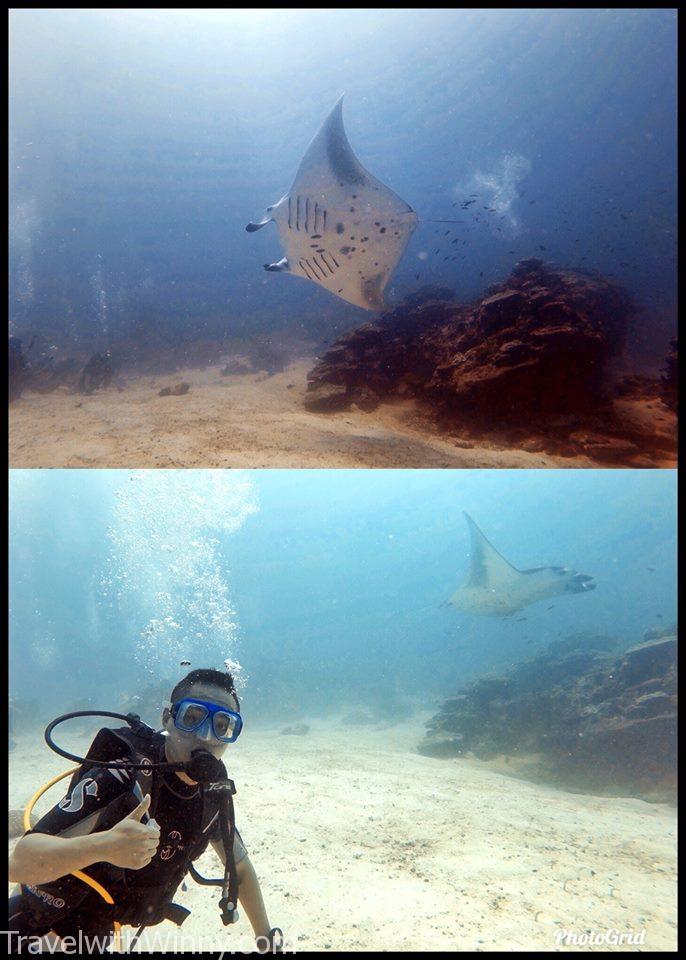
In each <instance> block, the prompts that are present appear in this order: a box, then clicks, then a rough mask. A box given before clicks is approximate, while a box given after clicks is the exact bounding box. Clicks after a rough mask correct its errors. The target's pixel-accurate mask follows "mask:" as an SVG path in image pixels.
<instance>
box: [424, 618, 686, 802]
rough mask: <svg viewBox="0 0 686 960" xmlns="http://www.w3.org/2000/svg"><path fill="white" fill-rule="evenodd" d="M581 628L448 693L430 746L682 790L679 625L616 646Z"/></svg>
mask: <svg viewBox="0 0 686 960" xmlns="http://www.w3.org/2000/svg"><path fill="white" fill-rule="evenodd" d="M613 646H616V641H613V640H612V639H611V638H606V637H592V636H579V635H577V636H574V637H569V638H568V639H567V640H566V641H558V642H556V643H555V644H551V645H550V646H549V647H548V648H547V649H546V650H545V651H544V652H543V653H541V654H540V655H538V656H537V657H535V658H533V659H531V660H528V661H525V662H523V663H521V664H519V665H518V666H517V667H516V668H515V669H513V670H512V671H510V672H508V673H507V674H505V675H503V676H501V677H484V678H482V679H480V680H477V681H476V682H475V683H472V684H471V685H469V686H468V687H466V688H465V689H464V690H462V691H460V692H459V693H458V694H457V696H455V697H453V698H451V699H450V700H447V701H446V702H445V703H444V704H443V706H442V708H441V710H440V711H439V712H438V714H437V715H436V716H435V717H434V718H433V720H432V721H431V722H430V724H429V728H428V733H427V735H426V737H425V739H424V740H423V742H422V744H421V745H420V748H419V749H420V752H421V753H424V754H427V755H429V756H438V757H445V756H465V755H471V756H475V757H477V758H479V759H483V760H492V759H494V758H496V757H501V758H502V757H504V758H505V759H506V761H507V762H512V764H513V766H512V769H513V770H515V769H520V770H521V769H524V770H526V776H527V777H528V778H530V779H539V780H544V781H548V782H553V783H557V784H559V785H561V786H565V787H566V788H568V789H572V790H580V791H590V792H596V793H601V794H605V795H612V796H627V795H628V796H636V797H642V798H644V799H648V800H659V801H670V802H671V801H673V800H674V799H675V795H676V731H677V688H676V649H677V638H676V627H673V628H671V629H670V630H656V631H651V632H650V633H649V634H646V636H645V637H644V639H643V642H642V643H640V644H638V645H636V646H633V647H631V648H629V649H626V650H623V651H621V652H619V653H618V652H614V651H613V650H612V647H613Z"/></svg>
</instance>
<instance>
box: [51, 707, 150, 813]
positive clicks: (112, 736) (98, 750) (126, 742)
mask: <svg viewBox="0 0 686 960" xmlns="http://www.w3.org/2000/svg"><path fill="white" fill-rule="evenodd" d="M163 749H164V737H163V736H162V734H161V733H157V732H156V731H155V730H153V729H152V727H148V726H147V725H146V724H144V723H142V722H140V721H139V722H138V724H137V725H136V727H135V729H131V728H130V727H118V728H117V729H113V728H112V727H102V729H100V730H98V732H97V734H96V735H95V737H94V739H93V742H92V743H91V745H90V747H89V749H88V753H87V754H86V759H85V760H84V762H83V763H82V764H81V767H80V768H79V769H78V770H77V771H76V772H75V773H74V776H73V777H72V779H71V782H70V785H69V789H70V790H71V789H72V788H73V787H74V786H75V785H76V783H77V782H78V781H79V780H80V779H81V777H82V776H83V775H84V773H86V772H88V771H89V770H90V769H92V768H93V766H94V764H90V763H89V762H88V761H89V760H100V761H103V760H123V761H126V760H128V761H129V762H133V763H145V762H146V761H148V762H149V763H151V764H152V763H156V762H158V761H159V758H160V756H161V754H162V752H163ZM109 769H110V772H112V773H113V775H114V776H119V777H122V778H124V779H125V780H127V781H128V782H129V783H130V785H131V789H132V790H133V792H134V793H135V794H136V796H137V797H138V798H139V800H140V799H142V797H143V796H144V795H145V794H146V793H149V794H150V800H151V802H150V809H149V811H148V816H150V817H153V816H154V812H155V808H156V806H157V797H158V794H159V777H157V776H154V773H155V771H153V770H152V769H150V770H146V769H145V768H142V769H140V770H127V769H126V768H122V770H121V771H118V770H117V768H116V766H113V767H111V768H109Z"/></svg>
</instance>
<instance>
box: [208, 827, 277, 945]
mask: <svg viewBox="0 0 686 960" xmlns="http://www.w3.org/2000/svg"><path fill="white" fill-rule="evenodd" d="M212 846H213V847H214V850H215V852H216V853H217V856H218V857H219V859H220V860H221V862H222V863H224V845H223V843H222V842H221V841H220V840H213V841H212ZM236 876H237V878H238V900H239V903H240V905H241V906H242V907H243V909H244V910H245V913H246V916H247V917H248V920H249V921H250V925H251V927H252V928H253V932H254V934H255V937H269V933H270V930H271V926H270V924H269V920H268V919H267V910H266V908H265V905H264V899H263V898H262V890H261V889H260V881H259V880H258V879H257V874H256V873H255V868H254V867H253V865H252V863H251V862H250V857H248V856H247V854H246V855H245V856H244V857H243V859H242V860H240V861H239V862H238V863H237V864H236Z"/></svg>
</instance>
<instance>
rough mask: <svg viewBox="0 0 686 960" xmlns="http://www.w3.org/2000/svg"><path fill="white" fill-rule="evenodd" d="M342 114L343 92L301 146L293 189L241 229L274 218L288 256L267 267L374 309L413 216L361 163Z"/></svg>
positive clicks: (253, 227)
mask: <svg viewBox="0 0 686 960" xmlns="http://www.w3.org/2000/svg"><path fill="white" fill-rule="evenodd" d="M342 111H343V97H341V98H340V100H339V101H338V102H337V103H336V106H335V107H334V108H333V110H332V111H331V113H330V114H329V116H328V117H327V118H326V120H325V121H324V123H323V124H322V127H321V129H320V131H319V133H318V134H317V135H316V137H315V138H314V140H313V141H312V143H311V144H310V146H309V147H308V148H307V152H306V153H305V156H304V157H303V159H302V161H301V163H300V167H299V168H298V172H297V174H296V177H295V180H294V181H293V186H292V187H291V189H290V190H289V191H288V193H287V194H286V195H285V196H284V197H282V198H281V200H279V201H278V203H275V204H274V205H273V206H271V207H267V212H266V215H265V216H264V217H263V218H262V220H259V221H257V222H256V223H249V224H248V225H247V226H246V228H245V229H246V230H248V231H249V232H251V231H254V230H259V229H260V227H263V226H265V224H267V223H271V222H272V221H274V222H275V223H276V228H277V230H278V233H279V239H280V241H281V246H282V247H283V249H284V251H285V254H286V255H285V256H284V257H283V258H282V259H281V260H279V261H278V262H277V263H266V264H265V265H264V269H265V270H269V271H287V272H289V273H292V274H294V275H295V276H297V277H304V278H305V279H306V280H311V281H312V282H313V283H316V284H318V285H319V286H320V287H324V288H325V289H326V290H328V291H329V292H330V293H333V294H334V295H335V296H337V297H340V298H341V299H342V300H347V302H348V303H353V304H355V305H356V306H358V307H364V308H365V309H366V310H379V309H381V308H382V307H383V306H384V299H383V292H384V288H385V287H386V284H387V283H388V281H389V280H390V278H391V274H392V273H393V270H394V269H395V267H396V265H397V263H398V261H399V260H400V258H401V257H402V255H403V253H404V252H405V248H406V246H407V244H408V241H409V239H410V237H411V236H412V232H413V230H414V229H415V227H416V226H417V223H418V217H417V214H416V213H415V212H414V210H413V209H412V207H411V206H410V205H409V204H407V203H405V201H404V200H402V199H401V198H400V197H399V196H398V195H397V193H394V192H393V191H392V190H391V189H389V187H387V186H386V185H385V184H383V183H381V181H380V180H377V179H376V177H374V176H372V174H371V173H369V171H368V170H365V168H364V167H363V166H362V164H361V163H360V161H359V160H358V159H357V157H356V156H355V154H354V153H353V151H352V147H351V146H350V143H349V142H348V138H347V136H346V134H345V130H344V128H343V112H342ZM446 222H448V221H446Z"/></svg>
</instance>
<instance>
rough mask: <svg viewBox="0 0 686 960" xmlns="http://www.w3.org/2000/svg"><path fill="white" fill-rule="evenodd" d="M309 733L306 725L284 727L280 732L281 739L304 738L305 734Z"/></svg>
mask: <svg viewBox="0 0 686 960" xmlns="http://www.w3.org/2000/svg"><path fill="white" fill-rule="evenodd" d="M309 732H310V728H309V726H308V724H306V723H294V724H292V726H290V727H284V728H283V730H282V731H281V736H282V737H304V736H305V734H306V733H309Z"/></svg>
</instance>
